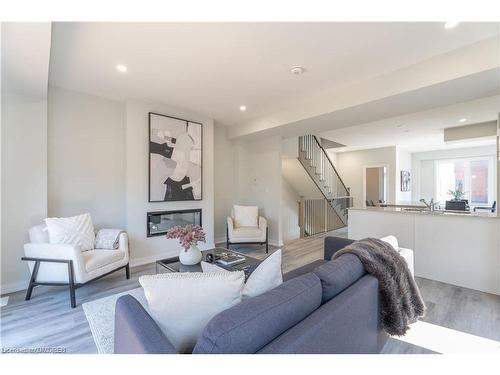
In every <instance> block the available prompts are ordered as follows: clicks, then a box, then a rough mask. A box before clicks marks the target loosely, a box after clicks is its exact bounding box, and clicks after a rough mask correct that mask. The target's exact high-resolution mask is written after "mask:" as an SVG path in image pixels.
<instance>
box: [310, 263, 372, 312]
mask: <svg viewBox="0 0 500 375" xmlns="http://www.w3.org/2000/svg"><path fill="white" fill-rule="evenodd" d="M313 273H314V274H315V275H316V276H318V278H319V279H320V280H321V287H322V303H325V302H327V301H329V300H331V299H332V298H333V297H335V296H336V295H337V294H339V293H340V292H342V291H343V290H345V289H347V288H348V287H350V286H351V285H352V284H354V283H355V282H356V281H358V280H359V279H360V278H361V277H363V275H364V274H365V273H366V271H365V268H364V267H363V264H362V263H361V261H360V260H359V259H358V257H357V256H356V255H353V254H344V255H341V256H340V257H338V258H336V259H335V260H331V261H329V262H326V263H324V264H322V265H321V266H319V267H317V268H316V269H315V270H314V271H313Z"/></svg>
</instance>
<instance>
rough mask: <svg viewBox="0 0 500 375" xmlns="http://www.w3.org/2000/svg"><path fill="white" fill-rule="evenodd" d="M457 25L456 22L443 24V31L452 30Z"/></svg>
mask: <svg viewBox="0 0 500 375" xmlns="http://www.w3.org/2000/svg"><path fill="white" fill-rule="evenodd" d="M457 25H458V22H456V21H448V22H446V23H445V24H444V28H445V29H453V28H454V27H455V26H457Z"/></svg>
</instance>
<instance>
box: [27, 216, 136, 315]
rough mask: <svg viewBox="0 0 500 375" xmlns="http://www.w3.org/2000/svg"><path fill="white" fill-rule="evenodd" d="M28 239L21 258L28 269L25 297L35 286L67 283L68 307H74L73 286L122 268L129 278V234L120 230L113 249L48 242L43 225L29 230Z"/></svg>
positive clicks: (81, 284) (29, 295) (74, 287)
mask: <svg viewBox="0 0 500 375" xmlns="http://www.w3.org/2000/svg"><path fill="white" fill-rule="evenodd" d="M29 237H30V242H29V243H27V244H25V245H24V255H25V256H24V257H23V258H21V259H22V260H24V261H27V262H28V266H29V269H30V272H31V278H30V283H29V286H28V290H27V291H26V298H25V299H26V300H29V299H30V298H31V294H32V292H33V288H34V287H35V286H38V285H68V286H69V291H70V300H71V307H76V298H75V289H77V288H79V287H81V286H83V285H84V284H86V283H88V282H90V281H92V280H96V279H98V278H100V277H103V276H106V275H108V274H110V273H112V272H115V271H117V270H119V269H122V268H125V275H126V277H127V279H129V278H130V268H129V248H128V236H127V234H126V233H124V232H123V233H120V236H119V247H118V249H116V250H114V249H112V250H107V249H94V250H88V251H83V252H82V251H81V250H80V249H79V248H78V247H76V246H74V245H67V244H51V243H49V236H48V232H47V228H46V226H45V225H37V226H35V227H33V228H31V229H30V231H29Z"/></svg>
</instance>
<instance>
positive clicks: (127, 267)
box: [125, 263, 130, 280]
mask: <svg viewBox="0 0 500 375" xmlns="http://www.w3.org/2000/svg"><path fill="white" fill-rule="evenodd" d="M125 277H126V278H127V280H128V279H130V264H129V263H127V265H126V266H125Z"/></svg>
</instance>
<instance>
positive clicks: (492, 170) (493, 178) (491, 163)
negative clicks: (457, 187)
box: [434, 155, 497, 207]
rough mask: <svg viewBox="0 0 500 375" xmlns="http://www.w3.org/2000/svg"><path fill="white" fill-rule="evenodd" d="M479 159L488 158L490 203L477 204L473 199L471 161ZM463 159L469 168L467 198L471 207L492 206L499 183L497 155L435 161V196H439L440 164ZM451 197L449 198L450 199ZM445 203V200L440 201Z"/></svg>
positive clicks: (466, 182)
mask: <svg viewBox="0 0 500 375" xmlns="http://www.w3.org/2000/svg"><path fill="white" fill-rule="evenodd" d="M477 160H488V203H487V204H475V202H472V201H471V181H472V178H471V177H472V176H471V168H470V163H471V162H472V161H477ZM457 161H463V162H465V163H466V165H467V168H466V169H465V186H464V191H465V199H467V200H468V201H469V205H470V206H471V207H481V206H482V207H490V206H491V205H492V204H493V202H494V201H496V184H497V173H496V172H497V170H496V159H495V156H491V155H487V156H475V157H465V158H448V159H438V160H435V161H434V196H435V197H436V198H437V197H438V180H439V176H438V171H439V164H440V163H446V162H453V163H455V162H457ZM450 199H451V197H450V198H449V199H448V200H450ZM439 203H440V204H444V203H445V202H439Z"/></svg>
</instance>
